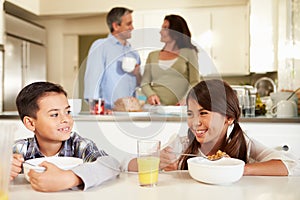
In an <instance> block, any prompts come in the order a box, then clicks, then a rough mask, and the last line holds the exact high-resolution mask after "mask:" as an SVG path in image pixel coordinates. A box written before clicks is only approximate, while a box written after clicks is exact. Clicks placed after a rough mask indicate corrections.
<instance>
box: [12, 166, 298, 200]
mask: <svg viewBox="0 0 300 200" xmlns="http://www.w3.org/2000/svg"><path fill="white" fill-rule="evenodd" d="M299 186H300V177H265V176H244V177H242V178H241V180H239V181H238V182H236V183H233V184H229V185H209V184H204V183H201V182H197V181H195V180H193V179H192V178H191V177H190V176H189V174H188V172H187V171H177V172H161V173H160V174H159V183H158V185H157V186H156V187H154V188H144V187H140V186H139V185H138V176H137V174H135V173H131V174H127V173H122V174H121V175H120V177H119V178H117V179H116V180H112V181H110V182H107V183H105V184H103V185H101V186H99V187H96V188H92V189H89V190H87V191H71V190H67V191H61V192H53V193H42V192H37V191H34V190H33V189H32V188H31V186H30V184H29V183H28V182H26V180H25V179H24V177H23V176H22V175H19V177H18V178H17V179H16V180H15V181H14V182H13V183H12V184H11V186H10V194H9V195H10V200H21V199H22V200H27V199H28V200H33V199H34V200H44V199H45V200H52V199H53V200H54V199H55V200H57V199H64V200H77V199H78V200H79V199H86V200H92V199H105V200H106V199H120V200H126V199H129V200H135V199H143V200H148V199H149V200H155V199H162V200H168V199H171V200H176V199H178V200H179V199H180V200H187V199H192V200H195V199H217V200H222V199H231V200H232V199H237V200H247V199H249V200H250V199H251V200H253V199H259V200H274V199H284V200H297V199H300V189H299Z"/></svg>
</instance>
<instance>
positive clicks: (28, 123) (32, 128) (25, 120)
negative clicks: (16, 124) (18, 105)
mask: <svg viewBox="0 0 300 200" xmlns="http://www.w3.org/2000/svg"><path fill="white" fill-rule="evenodd" d="M23 123H24V125H25V127H26V128H27V129H29V130H30V131H35V123H34V121H33V119H32V118H31V117H28V116H25V117H24V118H23Z"/></svg>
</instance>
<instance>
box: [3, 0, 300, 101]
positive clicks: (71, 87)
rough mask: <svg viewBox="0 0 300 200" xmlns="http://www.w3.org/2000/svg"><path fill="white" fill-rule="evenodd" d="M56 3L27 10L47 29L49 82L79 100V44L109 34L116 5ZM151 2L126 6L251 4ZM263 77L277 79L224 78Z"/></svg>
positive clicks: (241, 0) (237, 1) (236, 1)
mask: <svg viewBox="0 0 300 200" xmlns="http://www.w3.org/2000/svg"><path fill="white" fill-rule="evenodd" d="M8 2H12V3H16V4H19V6H21V7H23V8H27V7H28V6H29V5H26V2H28V1H25V0H24V1H22V0H8ZM20 2H21V3H20ZM53 2H54V1H53V0H41V1H37V0H36V1H34V2H32V5H31V8H29V9H28V10H29V11H30V12H31V15H30V17H29V18H30V19H31V20H35V21H37V22H38V23H41V24H42V25H43V26H45V27H46V29H47V48H48V56H47V57H48V62H47V65H48V70H47V78H48V80H49V81H53V82H57V83H60V84H62V85H63V86H64V87H65V88H66V89H67V91H68V93H69V94H70V95H71V96H73V97H76V96H80V95H81V94H80V89H79V86H80V84H79V83H78V81H79V80H81V79H82V76H81V77H80V75H79V74H80V73H81V70H83V67H82V66H81V62H79V58H78V55H79V52H78V49H80V50H81V51H82V49H81V48H82V44H79V37H81V36H93V35H106V34H108V29H107V27H106V22H105V12H107V10H109V9H110V8H111V7H112V6H113V5H112V3H108V2H103V1H101V2H100V1H93V0H88V1H85V3H84V4H83V3H82V1H80V0H72V1H71V4H72V6H70V4H69V3H70V1H68V0H61V1H59V4H55V3H53ZM149 2H150V1H146V2H143V4H144V3H145V5H143V4H142V3H141V2H139V1H137V0H133V1H128V2H127V3H126V6H128V7H131V8H133V9H134V10H135V11H139V10H140V11H142V10H148V9H150V8H153V9H154V8H155V6H158V5H159V7H160V8H169V7H170V5H172V6H174V8H176V7H178V6H179V7H181V8H191V7H199V6H201V5H202V6H204V7H205V6H209V4H210V5H212V4H214V6H224V5H245V6H247V3H248V1H247V0H223V1H218V0H213V1H204V0H198V1H193V0H187V1H180V2H176V4H174V2H173V1H171V0H166V1H156V0H154V1H151V3H149ZM155 2H159V3H155ZM208 2H209V3H208ZM50 4H51V5H50ZM73 4H74V6H73ZM113 4H114V5H124V1H122V2H121V1H114V3H113ZM91 5H92V6H91ZM29 7H30V6H29ZM38 8H39V9H38ZM37 10H38V11H37ZM32 13H33V15H39V17H32ZM76 48H77V50H76ZM81 56H82V55H81ZM80 60H81V59H80ZM261 76H269V77H271V78H272V79H273V80H276V79H277V73H276V72H272V73H267V74H254V73H251V74H249V75H245V76H239V77H236V76H233V77H224V79H225V80H227V81H228V82H230V83H232V84H244V83H247V84H248V83H250V84H254V82H255V81H256V80H257V79H258V78H260V77H261ZM66 77H68V78H66ZM299 79H300V78H299Z"/></svg>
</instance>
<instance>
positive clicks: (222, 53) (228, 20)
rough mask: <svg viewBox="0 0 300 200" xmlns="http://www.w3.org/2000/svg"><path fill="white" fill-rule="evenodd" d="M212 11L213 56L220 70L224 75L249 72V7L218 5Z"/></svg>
mask: <svg viewBox="0 0 300 200" xmlns="http://www.w3.org/2000/svg"><path fill="white" fill-rule="evenodd" d="M211 13H212V15H211V16H212V19H211V24H212V25H211V26H212V27H211V30H212V33H213V35H212V49H211V57H212V59H213V62H214V63H215V65H216V67H217V70H218V72H219V73H220V74H221V75H223V76H225V75H246V74H249V53H248V51H249V34H248V32H249V31H248V8H247V7H246V6H234V7H217V8H214V9H212V10H211Z"/></svg>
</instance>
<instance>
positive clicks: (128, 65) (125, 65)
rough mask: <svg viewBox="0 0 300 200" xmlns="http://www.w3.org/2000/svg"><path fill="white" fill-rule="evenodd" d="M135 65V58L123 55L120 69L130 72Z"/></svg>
mask: <svg viewBox="0 0 300 200" xmlns="http://www.w3.org/2000/svg"><path fill="white" fill-rule="evenodd" d="M135 65H136V59H135V58H132V57H124V58H123V61H122V69H123V70H124V71H125V72H129V73H130V72H132V71H133V70H134V68H135Z"/></svg>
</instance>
